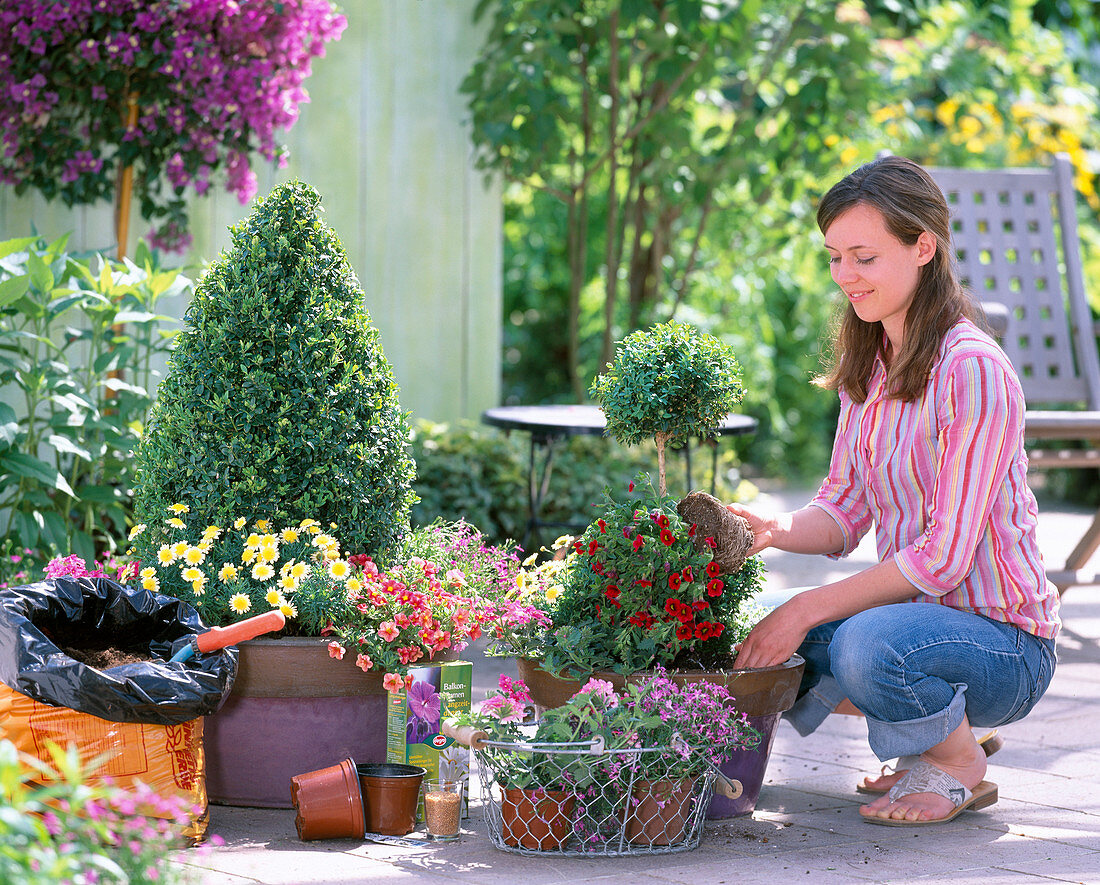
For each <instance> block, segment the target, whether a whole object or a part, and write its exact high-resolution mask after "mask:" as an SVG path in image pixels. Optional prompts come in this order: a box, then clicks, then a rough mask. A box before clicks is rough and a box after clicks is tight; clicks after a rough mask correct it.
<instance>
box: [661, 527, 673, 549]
mask: <svg viewBox="0 0 1100 885" xmlns="http://www.w3.org/2000/svg"><path fill="white" fill-rule="evenodd" d="M661 543H662V544H664V545H665V546H666V547H671V546H672V545H673V544H675V543H676V536H675V535H674V534H672V532H670V531H669V530H668V529H661Z"/></svg>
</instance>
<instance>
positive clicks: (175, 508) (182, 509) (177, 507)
mask: <svg viewBox="0 0 1100 885" xmlns="http://www.w3.org/2000/svg"><path fill="white" fill-rule="evenodd" d="M168 509H169V510H171V511H172V512H173V513H175V514H176V515H177V516H179V514H181V513H190V512H191V508H190V507H188V506H187V505H186V504H170V505H169V506H168Z"/></svg>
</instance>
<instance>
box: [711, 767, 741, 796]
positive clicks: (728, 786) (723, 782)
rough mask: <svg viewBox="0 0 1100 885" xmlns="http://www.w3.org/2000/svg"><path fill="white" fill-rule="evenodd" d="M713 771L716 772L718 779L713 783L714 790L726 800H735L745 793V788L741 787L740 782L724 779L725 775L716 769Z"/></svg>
mask: <svg viewBox="0 0 1100 885" xmlns="http://www.w3.org/2000/svg"><path fill="white" fill-rule="evenodd" d="M714 770H715V771H717V772H718V779H717V780H716V781H715V783H714V789H715V790H717V791H718V792H719V793H721V794H722V795H723V796H725V797H726V798H727V799H736V798H738V797H739V796H740V795H741V794H742V793H743V792H745V788H744V787H743V786H742V785H741V781H739V780H737V779H736V778H732V777H726V775H725V774H724V773H722V772H721V771H719V770H718V769H717V768H715V769H714Z"/></svg>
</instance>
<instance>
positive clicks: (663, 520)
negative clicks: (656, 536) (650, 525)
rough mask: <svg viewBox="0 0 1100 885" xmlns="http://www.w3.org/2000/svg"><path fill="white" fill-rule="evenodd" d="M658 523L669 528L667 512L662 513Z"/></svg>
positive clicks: (664, 527)
mask: <svg viewBox="0 0 1100 885" xmlns="http://www.w3.org/2000/svg"><path fill="white" fill-rule="evenodd" d="M657 525H659V526H660V527H661V528H663V529H667V528H668V525H669V522H668V514H667V513H662V514H661V515H660V516H658V517H657Z"/></svg>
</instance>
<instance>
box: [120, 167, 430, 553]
mask: <svg viewBox="0 0 1100 885" xmlns="http://www.w3.org/2000/svg"><path fill="white" fill-rule="evenodd" d="M320 202H321V198H320V195H319V194H318V193H317V192H316V191H315V190H314V189H313V188H311V187H310V186H309V185H307V184H304V183H301V182H291V183H288V184H284V185H280V186H279V187H277V188H275V190H273V191H272V193H271V194H270V195H269V196H268V197H267V198H265V199H263V200H260V201H259V202H258V204H257V206H256V208H255V210H254V211H253V212H252V214H251V215H250V216H249V217H248V218H247V219H246V220H245V221H244V222H242V223H241V224H239V225H237V226H235V227H234V228H232V229H231V233H232V241H233V245H232V248H231V249H229V250H228V251H227V252H224V253H222V255H221V256H220V257H219V258H218V260H217V261H216V262H214V264H212V265H211V266H210V267H209V268H208V270H207V271H206V273H205V274H204V275H203V277H202V279H201V280H200V281H199V283H198V285H197V287H196V290H195V297H194V299H193V300H192V302H191V306H190V307H189V309H188V311H187V314H186V316H185V318H184V321H185V329H184V331H183V332H182V333H181V334H180V337H179V342H178V344H177V347H176V349H175V351H174V352H173V354H172V358H171V361H170V364H169V372H168V377H167V378H166V379H165V380H164V383H163V384H162V385H161V388H160V393H159V397H158V400H157V403H156V405H155V406H154V408H153V410H152V413H151V415H150V420H149V429H148V433H147V434H146V435H145V437H144V438H143V439H142V441H141V445H140V446H139V447H138V449H137V452H136V457H135V464H136V470H137V475H138V482H137V486H136V492H135V501H134V509H135V515H136V518H137V519H138V520H139V521H140V522H143V523H147V524H148V525H149V526H150V531H146V532H144V533H142V534H141V535H140V536H139V537H138V538H137V539H136V541H137V543H136V545H135V549H136V552H137V553H138V555H139V556H141V557H142V558H143V559H149V560H151V559H152V555H155V552H156V550H157V549H158V548H159V546H160V544H161V543H162V538H161V534H162V533H161V531H160V528H161V527H163V524H164V514H165V511H166V509H167V508H168V507H170V506H171V505H172V504H175V503H183V504H186V505H187V506H188V507H189V508H190V512H189V513H188V514H187V518H186V521H187V523H188V528H189V529H197V531H198V532H201V531H202V530H203V528H205V526H207V525H211V524H217V525H227V524H229V523H230V522H232V521H233V520H235V519H238V518H241V517H243V518H245V519H247V520H248V521H249V522H254V521H255V520H257V519H268V520H270V521H271V522H272V523H274V524H278V525H293V524H297V523H299V522H300V521H301V520H302V519H310V518H312V519H317V520H320V521H321V522H322V523H323V524H325V525H327V524H328V523H330V522H334V523H337V524H338V525H339V526H340V531H341V541H342V542H343V543H344V544H345V546H346V548H347V549H349V550H357V551H363V552H366V553H368V554H370V555H372V556H373V557H374V558H375V559H376V560H378V561H385V560H386V558H387V557H388V556H389V555H390V553H391V552H392V550H393V549H394V547H395V545H396V544H397V543H398V542H399V541H400V539H401V537H402V536H403V534H404V533H405V532H406V531H407V529H408V514H409V508H410V507H411V505H412V504H413V502H414V500H415V496H414V494H413V492H412V489H411V483H412V480H413V476H414V464H413V461H412V459H411V458H410V456H409V452H408V436H409V430H408V423H407V416H406V414H405V413H404V412H402V411H401V410H400V407H399V403H398V390H397V385H396V383H395V382H394V378H393V371H392V369H391V367H390V364H389V362H388V361H387V360H386V357H385V355H384V354H383V352H382V345H381V342H380V340H379V334H378V330H377V329H376V328H375V327H374V326H373V324H372V323H371V320H370V317H369V316H368V314H367V312H366V310H365V309H364V307H363V304H362V302H363V291H362V289H361V288H360V286H359V281H358V280H357V279H356V276H355V273H354V272H353V271H352V268H351V266H350V265H349V263H348V259H347V255H346V253H345V251H344V248H343V246H342V245H341V243H340V240H339V238H338V237H337V235H336V233H335V232H334V231H333V230H331V229H330V228H329V227H327V226H326V225H325V224H324V223H323V222H322V220H321V214H320V212H321V210H320ZM191 533H192V534H194V533H195V532H193V531H192V532H191Z"/></svg>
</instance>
